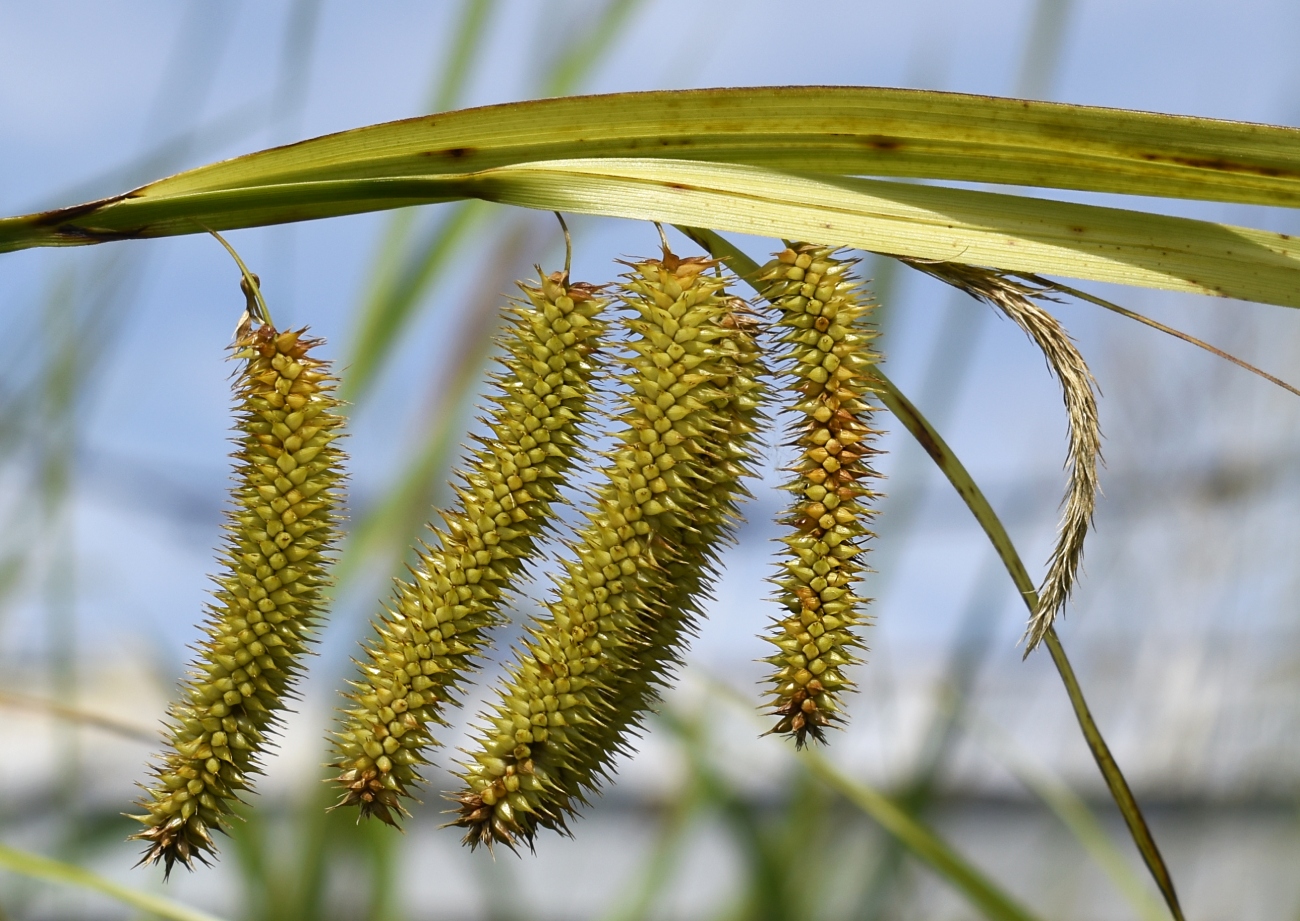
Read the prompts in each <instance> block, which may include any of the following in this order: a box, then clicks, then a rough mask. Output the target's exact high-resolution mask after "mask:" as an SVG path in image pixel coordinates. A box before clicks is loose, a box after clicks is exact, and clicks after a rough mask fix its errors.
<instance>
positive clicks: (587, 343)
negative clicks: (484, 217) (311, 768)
mask: <svg viewBox="0 0 1300 921" xmlns="http://www.w3.org/2000/svg"><path fill="white" fill-rule="evenodd" d="M539 274H540V270H539ZM520 287H521V288H522V289H523V291H524V294H525V295H526V296H527V303H526V304H521V305H520V306H518V307H517V308H516V309H515V310H514V323H513V325H512V326H511V327H510V329H509V330H508V332H506V333H505V334H504V335H503V337H502V338H503V342H502V344H503V346H504V347H505V350H506V353H507V354H506V356H505V357H504V358H502V359H501V363H502V364H503V365H504V367H505V373H504V374H501V375H500V376H499V377H497V378H496V380H495V384H496V389H495V392H494V394H493V395H492V397H491V400H492V402H493V403H494V404H495V408H494V410H493V412H492V414H491V418H490V419H488V420H487V423H488V427H489V429H490V431H491V433H492V434H491V436H490V437H488V438H485V439H480V442H481V447H480V448H479V450H478V451H477V452H476V453H475V454H474V456H473V458H472V460H471V471H470V473H468V474H466V475H463V476H462V480H463V482H462V485H461V487H460V488H459V489H458V490H457V496H458V498H459V500H460V502H459V507H458V508H456V509H455V510H453V511H450V512H445V513H443V518H444V520H445V521H446V528H445V529H444V530H439V531H437V540H436V541H435V546H433V547H429V546H426V547H425V548H424V551H423V552H422V553H421V554H420V558H419V562H418V564H417V566H416V567H415V568H413V569H412V570H411V576H410V578H408V579H405V580H400V581H398V583H397V586H396V591H395V593H394V597H393V599H392V601H391V602H390V604H389V606H388V607H387V609H386V611H385V613H384V614H383V615H382V616H381V618H380V620H379V621H378V622H376V624H375V636H374V637H373V638H372V639H371V640H370V642H369V643H368V644H367V646H366V659H367V661H365V662H364V663H361V679H360V680H359V681H355V682H353V691H352V692H351V693H350V694H349V695H348V696H349V697H350V698H351V701H352V703H353V706H352V707H351V708H350V709H348V710H347V711H346V712H345V714H344V718H343V721H342V725H341V727H340V728H339V730H338V731H337V732H336V733H335V734H334V750H335V755H336V758H335V761H334V766H335V767H337V768H338V769H339V771H340V773H339V777H338V783H339V784H340V785H341V786H342V788H343V790H342V799H341V800H340V803H339V805H341V806H347V805H350V806H358V807H359V808H360V811H361V815H362V816H371V815H373V816H377V817H378V818H379V819H381V820H383V821H384V822H387V823H389V824H390V825H395V824H396V822H397V816H398V815H400V814H402V813H404V812H405V810H404V808H403V807H402V800H403V798H405V797H409V796H411V795H412V794H411V787H412V786H413V785H415V784H418V783H420V782H421V780H422V778H421V777H420V774H419V772H418V768H419V766H420V765H421V764H423V763H425V760H426V759H425V756H424V751H425V750H426V749H428V748H429V747H431V746H433V745H434V744H435V742H434V739H433V737H432V735H431V733H430V724H431V723H436V722H441V719H440V717H439V714H440V712H441V710H442V708H443V707H444V705H445V704H447V703H448V702H450V701H453V700H454V694H455V692H456V689H457V686H458V683H459V682H460V681H461V679H463V678H464V677H465V675H466V674H467V673H468V671H469V670H470V668H471V661H472V659H473V658H474V657H475V656H477V655H480V654H481V653H482V651H483V649H484V647H485V646H486V644H487V632H488V630H489V628H491V627H492V626H493V625H494V624H495V623H496V622H497V620H498V619H499V614H498V609H499V606H500V604H501V601H502V593H503V592H504V591H505V589H506V588H507V587H508V586H510V585H512V584H513V583H514V582H515V581H516V580H517V579H518V577H519V575H520V571H521V569H522V568H523V566H524V564H525V563H526V562H527V560H528V559H529V558H530V557H531V556H532V555H533V553H534V548H535V544H536V541H537V539H538V537H539V536H540V535H541V534H542V532H543V530H544V528H545V527H546V526H547V525H548V524H549V523H550V522H551V520H552V513H551V504H552V503H553V502H555V501H556V500H557V498H558V496H559V490H560V487H561V486H562V485H563V483H564V482H565V480H566V478H567V477H568V476H569V475H570V474H571V472H572V469H573V466H574V463H575V460H576V454H577V447H578V440H579V429H580V427H581V426H582V424H583V423H584V422H585V421H586V420H587V417H588V416H589V413H590V409H591V399H592V377H593V375H594V374H595V372H596V368H595V364H594V362H593V360H592V353H593V351H595V350H596V349H597V347H598V345H599V343H600V339H601V337H602V336H603V334H604V323H603V322H601V321H600V319H599V315H600V313H601V311H602V310H603V308H604V307H605V304H606V302H605V301H604V300H602V299H601V298H600V297H598V296H597V289H596V288H593V287H592V286H590V285H586V284H583V283H576V284H570V283H569V280H568V277H567V275H566V274H565V273H563V272H557V273H554V274H552V275H549V276H542V277H541V280H540V283H539V284H538V285H537V286H530V285H521V286H520Z"/></svg>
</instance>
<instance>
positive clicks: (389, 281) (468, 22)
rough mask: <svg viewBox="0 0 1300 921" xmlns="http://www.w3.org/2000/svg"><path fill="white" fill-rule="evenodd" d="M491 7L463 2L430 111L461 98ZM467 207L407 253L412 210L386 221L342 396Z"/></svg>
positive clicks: (486, 2)
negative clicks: (411, 253)
mask: <svg viewBox="0 0 1300 921" xmlns="http://www.w3.org/2000/svg"><path fill="white" fill-rule="evenodd" d="M495 7H496V0H464V2H462V4H461V10H460V17H459V20H458V22H457V25H456V29H455V31H454V32H453V33H452V36H451V39H450V41H449V42H448V43H447V44H448V49H449V51H448V53H446V54H445V60H446V64H445V66H444V67H443V68H442V69H441V70H440V71H439V73H438V76H437V78H436V79H435V81H434V85H433V89H432V91H431V93H430V96H429V107H430V111H432V112H442V111H444V110H446V109H449V108H451V107H452V106H454V105H455V104H456V102H457V100H459V99H460V95H461V92H462V90H463V89H464V87H465V83H466V81H467V80H468V78H469V71H470V69H471V67H472V65H473V63H474V60H475V58H476V56H477V52H478V49H479V47H480V45H481V44H482V41H483V37H484V34H485V33H486V30H487V24H488V22H489V20H490V19H491V16H492V12H493V10H494V9H495ZM466 207H467V206H464V205H462V206H460V207H459V208H457V209H455V210H454V211H452V213H451V214H449V215H447V216H446V218H445V219H444V220H443V222H442V224H441V225H439V227H438V229H437V230H436V231H434V233H433V236H432V239H431V240H429V241H428V242H427V243H424V244H423V245H421V246H419V247H418V248H417V251H418V252H419V253H421V255H419V256H410V255H408V254H407V253H406V249H407V242H408V241H409V240H410V237H411V230H412V227H413V226H414V224H415V213H414V212H413V211H401V212H399V213H397V214H395V215H393V218H392V220H390V221H389V222H388V226H387V228H386V229H385V230H384V235H383V239H382V240H381V241H380V244H379V250H378V253H377V255H376V258H375V260H374V262H373V263H372V271H371V279H370V282H369V283H368V285H367V289H368V293H367V295H366V297H365V301H364V304H363V305H362V307H361V310H360V311H359V313H358V316H357V320H356V323H355V328H356V332H355V333H354V335H353V336H351V337H350V338H351V341H352V343H353V345H352V355H351V357H350V358H349V360H348V361H346V362H344V366H345V367H347V368H348V374H347V375H345V376H344V379H343V383H342V385H341V386H340V388H339V396H340V397H341V398H342V399H344V400H347V401H349V402H356V401H357V400H359V399H360V398H361V396H362V395H363V394H364V393H365V391H366V389H367V387H368V385H369V384H370V382H371V380H372V378H373V377H374V375H375V371H376V369H377V368H378V367H379V366H380V364H381V363H382V360H383V357H384V356H385V355H387V353H388V349H389V347H390V346H391V345H392V342H393V340H394V339H395V338H396V336H397V332H398V330H400V329H401V327H402V326H403V325H404V323H405V321H406V319H407V318H408V317H409V315H410V314H411V312H412V311H413V310H414V308H415V305H416V302H417V301H418V299H419V296H420V295H421V294H422V293H423V291H424V289H425V287H427V285H428V283H429V281H430V279H431V278H433V277H434V276H435V275H436V274H437V270H438V269H439V268H440V267H441V264H442V262H443V261H444V260H445V259H446V257H447V256H448V255H449V254H450V253H451V252H453V251H454V250H455V247H456V245H457V243H458V242H459V239H458V238H459V236H460V234H461V233H462V232H463V231H464V230H465V229H466V224H467V222H466V220H465V219H466V214H465V208H466ZM413 260H414V262H415V264H414V265H412V261H413Z"/></svg>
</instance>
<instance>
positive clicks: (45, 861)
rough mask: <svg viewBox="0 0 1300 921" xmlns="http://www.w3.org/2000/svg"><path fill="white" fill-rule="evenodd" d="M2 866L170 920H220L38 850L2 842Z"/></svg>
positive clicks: (0, 851)
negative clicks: (30, 850) (46, 855)
mask: <svg viewBox="0 0 1300 921" xmlns="http://www.w3.org/2000/svg"><path fill="white" fill-rule="evenodd" d="M0 869H5V870H9V871H10V872H12V873H17V874H19V875H21V876H27V877H31V878H32V879H39V880H44V881H45V882H48V883H60V884H62V885H65V886H76V887H78V888H80V889H88V890H90V891H91V892H98V893H99V894H100V895H105V896H108V897H109V898H110V899H114V900H116V901H118V902H121V903H123V904H124V905H130V906H131V907H132V908H135V909H138V910H140V911H143V912H147V913H148V914H150V915H154V916H157V917H159V918H168V919H170V921H221V919H220V918H218V917H217V916H216V915H210V914H208V913H207V912H205V911H199V910H198V909H197V908H190V907H189V906H188V905H182V904H180V903H179V902H173V901H172V900H171V899H167V898H163V897H162V896H159V895H154V894H153V893H151V892H142V891H141V890H139V889H132V888H130V887H129V886H123V885H122V884H121V883H115V882H113V881H112V880H111V879H105V878H104V877H102V876H100V875H99V874H97V873H92V872H90V871H89V870H86V869H83V868H82V867H78V866H75V865H73V864H70V863H64V862H63V861H60V860H51V859H50V858H48V857H42V856H40V855H39V854H29V853H27V852H26V851H20V850H18V849H17V848H13V847H9V846H7V845H4V844H0Z"/></svg>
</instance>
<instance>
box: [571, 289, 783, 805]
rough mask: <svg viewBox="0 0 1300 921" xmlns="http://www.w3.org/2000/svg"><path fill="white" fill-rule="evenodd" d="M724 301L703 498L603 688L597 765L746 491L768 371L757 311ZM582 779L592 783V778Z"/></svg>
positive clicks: (652, 678) (691, 602)
mask: <svg viewBox="0 0 1300 921" xmlns="http://www.w3.org/2000/svg"><path fill="white" fill-rule="evenodd" d="M729 306H730V308H731V313H730V315H728V316H725V317H724V318H723V321H722V322H723V324H724V325H728V326H732V327H734V328H735V330H736V335H735V336H734V338H731V339H727V340H723V342H722V343H721V345H722V346H723V347H724V348H725V349H726V350H727V353H728V354H727V355H726V356H725V357H724V358H723V360H722V361H720V362H719V371H720V372H721V373H720V374H718V376H716V377H715V378H714V384H715V386H716V387H717V389H718V397H717V400H716V406H717V409H718V411H719V415H720V420H719V426H720V428H719V431H718V432H717V435H716V436H715V437H714V438H713V439H711V444H710V445H709V451H710V453H711V456H712V458H713V461H712V463H711V464H709V465H707V466H706V467H705V470H704V475H703V476H702V477H701V481H700V491H701V496H702V499H703V501H702V502H701V504H700V506H699V508H698V510H697V511H696V513H695V514H694V516H693V518H692V523H691V527H690V528H686V529H684V530H683V531H682V532H681V535H680V537H679V543H678V546H677V552H676V553H674V554H673V555H672V557H671V558H666V559H663V560H661V563H662V565H663V566H664V569H665V570H666V572H667V582H668V588H667V594H666V595H665V596H664V598H663V600H662V604H661V614H660V616H658V617H657V618H656V619H655V622H654V624H653V625H652V629H651V632H650V634H649V636H648V638H647V639H646V642H645V643H643V644H642V646H641V648H640V651H639V654H638V656H637V658H636V661H635V662H634V664H633V665H632V667H631V668H628V669H626V670H625V671H624V672H623V673H622V674H621V676H620V677H621V679H622V681H623V684H622V686H621V687H619V688H618V689H617V690H615V691H613V692H612V693H611V694H610V695H609V696H610V697H611V698H612V699H613V700H614V702H615V703H614V708H613V712H612V713H611V714H610V716H609V717H608V718H607V719H606V721H605V725H604V727H603V732H604V735H603V738H602V741H601V742H600V744H599V745H598V746H597V747H599V748H600V749H601V750H602V751H604V752H606V753H607V757H606V760H605V761H602V762H601V763H600V764H599V765H598V771H599V772H601V773H604V772H605V771H607V769H608V766H609V765H608V760H609V759H610V758H612V757H613V755H614V754H615V753H617V752H618V751H619V750H620V747H621V745H622V743H623V740H624V739H626V738H627V736H628V734H629V732H631V731H633V730H634V729H636V728H638V727H639V726H640V723H641V720H642V719H643V718H644V716H645V714H646V713H647V712H648V711H649V710H650V708H651V707H652V706H653V705H654V703H655V700H656V698H657V696H658V690H659V688H661V687H663V686H664V685H665V684H666V683H667V681H668V680H669V678H670V676H671V672H672V671H673V670H674V669H675V668H676V667H677V666H678V665H680V663H681V653H682V651H683V646H684V645H685V643H686V641H687V640H688V639H689V636H690V632H691V627H692V624H693V623H694V622H695V621H696V619H697V618H698V617H700V616H702V611H701V605H702V604H703V603H704V602H706V601H707V600H709V583H710V582H711V581H712V578H713V574H714V570H713V563H714V561H715V559H716V556H717V554H718V553H719V552H720V551H721V550H722V549H723V547H724V546H725V545H726V544H727V543H728V542H729V540H730V538H731V531H732V525H733V524H734V523H735V522H736V521H738V520H739V512H738V510H737V505H738V503H739V502H740V501H741V500H743V499H746V498H749V496H750V494H749V491H748V490H747V489H746V488H745V485H744V480H745V478H747V477H751V476H753V475H754V473H753V470H752V469H751V466H750V465H751V464H752V463H753V460H754V458H755V457H756V456H757V453H758V451H757V444H756V442H757V435H758V432H759V431H760V429H761V428H762V424H763V421H764V420H763V414H762V412H761V408H760V407H761V405H762V398H763V396H764V394H763V390H764V389H765V388H764V383H763V381H764V379H765V378H766V377H767V376H768V371H767V369H766V366H765V363H764V360H763V350H762V347H761V346H760V344H759V343H758V341H757V335H758V332H759V328H760V324H759V322H758V320H757V318H756V317H754V315H753V314H752V313H751V312H750V310H749V307H748V305H747V304H745V302H744V301H743V300H741V299H740V298H733V299H732V300H731V303H730V305H729ZM701 560H704V561H705V565H701V563H700V561H701ZM583 785H584V786H585V787H589V788H590V787H594V786H595V783H594V779H593V780H588V781H585V782H584V784H583Z"/></svg>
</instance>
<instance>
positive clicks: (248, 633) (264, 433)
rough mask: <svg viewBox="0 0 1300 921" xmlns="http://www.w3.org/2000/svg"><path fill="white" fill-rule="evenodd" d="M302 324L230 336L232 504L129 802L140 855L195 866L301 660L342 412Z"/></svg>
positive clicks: (318, 598) (314, 616)
mask: <svg viewBox="0 0 1300 921" xmlns="http://www.w3.org/2000/svg"><path fill="white" fill-rule="evenodd" d="M305 332H306V331H305V330H296V331H289V332H283V333H279V332H277V331H276V330H275V329H274V328H272V327H271V326H269V325H263V326H260V327H258V328H257V329H256V330H248V329H247V328H244V330H243V332H242V335H241V336H240V337H239V338H238V340H237V341H236V343H235V346H234V358H235V359H236V360H237V361H239V362H241V366H240V368H239V370H238V371H237V372H236V376H235V395H236V400H237V402H238V409H237V411H236V423H235V424H236V430H237V432H238V436H237V438H236V439H235V451H234V454H233V455H232V456H233V457H234V458H235V461H236V466H235V481H236V485H235V488H234V508H233V509H231V510H230V511H229V512H227V515H226V525H225V530H226V540H225V548H224V563H225V566H224V570H223V572H222V573H221V574H220V575H219V576H217V577H216V578H215V582H216V586H217V587H216V590H215V592H214V593H213V595H214V600H213V603H212V604H210V605H209V607H208V619H207V622H206V625H205V629H206V632H207V637H206V638H205V639H204V641H203V642H202V643H201V644H200V645H199V647H198V652H199V658H198V659H196V660H195V661H194V662H193V663H191V666H190V672H189V677H188V678H187V679H186V680H185V682H184V684H183V685H182V688H181V694H180V698H179V700H178V701H176V702H175V703H173V704H172V705H171V707H170V710H169V713H170V722H169V724H168V727H167V734H168V750H167V751H166V752H164V753H163V754H162V755H161V756H160V758H159V760H158V762H157V763H156V764H155V766H154V768H153V773H154V780H155V782H154V783H153V785H152V786H149V787H147V788H146V793H147V796H146V797H145V798H144V799H143V800H141V801H140V802H139V803H138V805H139V806H140V807H141V808H143V809H144V810H145V813H144V814H143V815H138V816H134V817H133V818H135V819H137V820H138V821H140V822H141V823H143V824H144V826H145V828H144V830H143V831H141V832H139V833H137V834H136V835H134V836H133V838H135V839H138V840H142V841H145V842H147V845H148V847H147V850H146V851H145V854H144V857H143V859H142V862H143V863H157V862H158V861H160V860H161V861H162V862H163V864H164V867H165V869H166V872H167V873H168V874H170V873H171V869H172V866H173V865H174V864H175V863H176V862H177V861H180V862H181V863H183V864H185V865H186V866H187V867H191V868H192V867H193V862H194V860H195V859H198V860H200V861H205V862H206V857H208V856H210V855H212V854H214V853H215V851H216V845H215V843H214V842H213V839H212V835H211V832H212V830H213V829H217V830H223V831H224V830H225V828H226V827H227V820H226V817H227V816H228V815H229V813H230V811H231V808H232V807H233V805H234V802H235V801H236V800H237V799H238V798H239V795H240V791H242V790H246V789H248V787H249V785H250V776H251V775H252V774H255V773H257V772H258V759H259V758H260V756H261V753H262V752H263V751H264V749H265V746H266V744H267V737H268V734H269V732H270V731H271V730H273V729H274V728H275V725H276V723H277V721H278V720H279V717H280V713H281V711H282V710H283V709H284V707H285V698H286V696H287V695H288V694H289V693H290V692H291V685H292V682H293V680H294V678H295V677H296V676H297V674H298V672H299V670H300V669H301V668H302V657H303V655H304V654H305V652H306V647H307V642H308V638H309V634H310V631H311V629H312V627H313V626H314V625H315V623H316V622H317V620H318V618H319V617H320V613H321V610H322V608H323V606H324V604H325V597H324V595H323V592H324V589H325V587H326V586H327V584H328V576H327V571H328V566H329V563H330V551H331V549H332V548H333V546H334V543H335V541H336V540H337V537H338V529H337V524H336V519H337V511H338V506H339V502H340V496H339V493H338V490H339V486H340V483H341V481H342V479H343V473H342V467H343V452H342V451H341V450H340V449H339V448H338V447H337V445H336V444H335V440H336V439H337V438H338V437H339V434H340V429H341V428H342V426H343V422H344V420H343V417H342V416H341V415H339V413H338V411H337V407H338V401H337V400H335V399H334V396H333V393H334V384H335V382H334V378H332V377H331V376H330V373H329V365H328V363H327V362H325V361H322V360H320V359H318V358H315V357H313V356H312V355H311V354H310V352H311V351H312V350H313V349H315V348H316V347H317V346H319V344H320V340H319V339H308V338H306V337H305V335H304V333H305Z"/></svg>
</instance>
